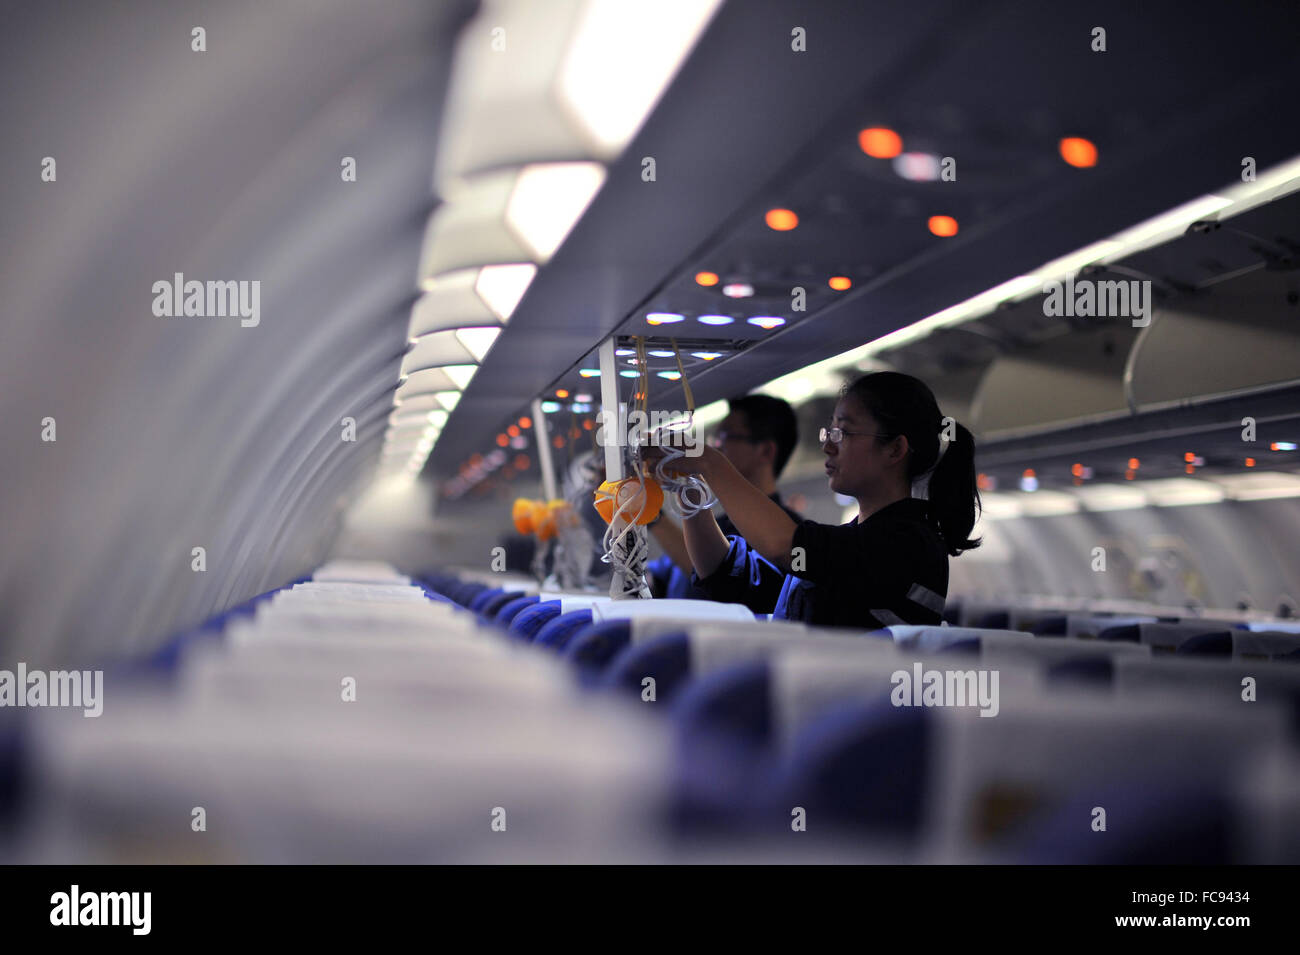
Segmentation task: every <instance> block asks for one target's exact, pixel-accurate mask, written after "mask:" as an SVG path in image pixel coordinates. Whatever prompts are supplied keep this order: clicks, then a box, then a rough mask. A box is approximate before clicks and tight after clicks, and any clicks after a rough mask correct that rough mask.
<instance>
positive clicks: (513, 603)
mask: <svg viewBox="0 0 1300 955" xmlns="http://www.w3.org/2000/svg"><path fill="white" fill-rule="evenodd" d="M540 601H541V598H540V597H538V596H537V594H528V595H526V596H523V597H516V598H515V599H514V600H508V601H506V602H505V603H504V604H502V605H501V609H500V610H498V611H497V615H496V617H494V618H493V623H495V624H496V625H497V626H498V627H504V628H507V629H508V628H509V627H510V625H511V624H512V623H513V622H514V619H515V617H516V616H518V615H519V613H520V612H521V611H523V609H524V608H525V607H531V606H533V605H534V604H536V603H539V602H540Z"/></svg>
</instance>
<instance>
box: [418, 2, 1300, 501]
mask: <svg viewBox="0 0 1300 955" xmlns="http://www.w3.org/2000/svg"><path fill="white" fill-rule="evenodd" d="M1293 20H1294V13H1293V11H1289V10H1286V9H1283V8H1281V7H1278V6H1272V5H1256V6H1252V7H1251V9H1250V12H1244V11H1243V10H1241V9H1240V8H1234V9H1233V11H1232V13H1231V15H1229V14H1228V13H1227V12H1226V11H1225V10H1224V8H1223V7H1221V6H1217V5H1214V4H1177V5H1174V4H1142V5H1141V6H1133V5H1129V4H1123V3H1109V4H1107V3H1103V4H1092V5H1089V6H1088V7H1087V8H1086V9H1084V10H1077V11H1071V10H1066V9H1063V8H1060V7H1056V6H1050V5H1042V6H1030V5H1024V4H1012V3H1003V4H983V5H980V6H979V7H978V8H976V7H974V6H973V5H970V4H962V3H916V4H907V5H892V4H891V5H885V4H834V3H815V4H805V5H800V7H799V8H798V12H797V14H792V13H791V11H790V6H789V5H788V4H782V3H776V2H747V3H743V4H741V3H735V2H732V3H730V4H728V5H726V6H725V7H724V8H723V9H722V10H721V11H720V12H719V14H718V15H717V17H716V18H715V20H714V21H713V23H712V24H711V26H710V27H709V29H708V30H707V31H706V32H705V34H704V35H703V37H702V38H701V40H700V42H699V44H698V45H697V47H696V49H695V51H694V53H693V54H692V55H691V57H690V58H689V60H688V61H687V63H686V64H685V65H684V67H683V68H682V70H681V72H680V73H679V75H678V77H677V79H676V81H675V82H674V84H673V86H672V87H671V88H670V89H669V91H668V92H667V93H666V95H665V96H664V98H663V100H662V101H661V102H660V104H659V106H658V107H657V109H656V110H655V112H654V113H653V114H652V115H651V117H650V119H649V120H648V122H647V123H646V125H645V127H644V128H643V130H642V131H641V133H640V134H639V135H638V136H637V138H636V139H635V140H634V141H633V143H632V144H631V145H630V147H629V148H628V149H627V151H626V152H625V154H624V156H623V158H622V159H621V160H620V161H619V162H617V163H616V164H615V165H614V166H613V167H612V168H611V171H610V176H609V179H608V181H607V183H606V185H605V187H604V188H603V190H602V192H601V193H600V194H599V195H598V196H597V198H596V199H595V201H594V202H593V203H592V205H591V206H590V208H589V209H588V211H587V213H586V215H585V216H584V217H583V219H582V220H581V221H580V222H579V223H578V225H577V226H576V227H575V228H574V230H573V232H572V233H571V234H570V236H569V238H568V240H567V241H566V243H565V245H564V246H563V247H562V248H561V249H560V251H559V253H558V254H557V255H556V256H555V257H554V259H552V260H551V262H550V263H549V264H548V265H547V266H545V267H544V268H543V269H542V270H541V272H540V273H539V275H538V278H537V279H536V281H535V282H534V283H533V285H532V287H531V288H530V289H529V291H528V293H527V295H526V296H525V297H524V299H523V301H522V302H521V303H520V305H519V308H518V309H517V310H516V312H515V314H514V316H513V318H512V319H511V322H510V324H509V326H508V327H507V328H506V330H505V332H504V333H503V334H502V335H501V337H500V338H499V339H498V341H497V343H496V345H495V347H494V348H493V349H492V351H491V352H490V353H489V354H488V355H487V357H486V359H485V360H484V361H483V363H482V365H481V368H480V370H479V372H478V375H477V376H476V377H475V378H474V380H473V381H472V382H471V383H470V385H469V387H468V388H467V389H466V391H465V395H464V400H463V401H462V403H461V405H460V406H459V408H458V410H457V412H456V413H453V414H452V416H451V419H450V421H449V422H448V424H447V426H446V428H445V429H444V431H443V433H442V435H441V437H440V439H439V441H438V444H437V446H436V447H435V449H434V451H433V453H432V455H431V456H430V463H429V465H428V467H427V468H426V470H427V471H429V472H431V473H432V474H434V475H438V476H447V475H451V474H454V473H455V472H456V470H457V468H458V467H459V466H460V465H461V463H462V462H463V461H464V460H465V459H466V458H467V457H468V456H469V455H471V454H473V453H475V452H486V451H488V450H489V449H491V448H492V447H494V445H493V444H492V440H493V438H494V436H495V434H496V433H497V432H498V431H499V430H501V429H502V428H504V427H505V426H506V425H507V424H509V423H510V422H511V421H513V420H514V418H515V417H517V416H519V415H521V414H524V413H526V412H527V408H528V404H529V402H530V401H531V399H533V398H534V397H537V396H544V395H546V394H547V393H549V392H550V391H552V390H553V389H555V388H560V387H563V388H567V389H569V390H570V391H571V392H574V393H577V392H578V391H594V390H595V387H596V385H597V384H598V379H597V380H593V379H583V378H580V377H579V376H578V374H577V371H578V369H579V368H582V367H594V364H595V359H594V353H593V350H594V348H595V347H596V345H598V343H599V342H600V341H601V340H602V339H603V338H605V337H607V336H608V335H610V334H618V335H634V334H636V335H647V334H648V335H659V336H667V335H670V334H671V335H674V336H676V337H678V338H680V339H685V340H688V341H689V342H691V343H692V345H694V346H695V349H696V350H702V348H703V343H704V342H706V341H710V340H711V341H713V342H715V344H716V348H717V350H721V351H724V352H727V353H728V354H730V355H732V356H735V355H739V354H741V353H743V356H744V357H743V358H741V359H733V360H728V358H727V357H725V356H724V357H723V358H720V359H717V360H714V361H710V362H700V361H697V362H695V367H694V368H688V374H689V375H690V377H691V383H692V387H693V389H694V391H695V394H696V397H697V399H698V400H699V402H700V403H705V402H709V401H713V400H716V399H719V398H724V397H727V396H729V395H733V394H737V393H743V392H745V391H748V390H750V389H752V388H755V387H758V386H760V385H762V384H763V383H765V382H767V381H770V380H771V379H773V378H775V377H778V376H779V375H782V374H786V373H788V372H790V371H792V370H795V369H797V368H800V367H802V366H804V365H807V364H811V363H812V362H815V361H819V360H822V359H825V358H828V357H831V356H834V355H836V354H839V353H841V352H844V351H846V350H848V349H851V348H854V347H857V346H859V345H862V344H864V343H866V342H868V341H871V340H873V339H875V338H878V337H880V336H881V335H884V334H886V333H888V332H890V331H893V330H895V329H897V328H900V327H903V326H905V325H908V324H911V323H912V322H915V321H917V320H919V319H921V318H924V317H926V316H928V315H931V314H933V313H935V312H937V311H939V310H941V309H943V308H945V307H948V306H950V305H953V304H955V303H957V302H960V301H962V300H964V299H966V298H969V297H970V296H972V295H974V294H976V293H979V292H981V291H983V290H985V289H987V288H990V287H992V286H994V285H997V284H999V283H1000V282H1003V281H1005V280H1007V279H1010V278H1012V277H1014V276H1017V275H1021V274H1024V273H1026V272H1029V271H1031V270H1033V269H1034V268H1036V267H1037V266H1039V265H1041V264H1043V263H1044V262H1046V261H1049V260H1051V259H1054V258H1057V257H1059V256H1062V255H1065V254H1067V253H1070V252H1072V251H1074V250H1076V249H1079V248H1081V247H1083V246H1086V245H1088V244H1090V243H1092V242H1095V241H1097V240H1099V239H1102V238H1104V237H1106V236H1109V235H1112V234H1114V233H1116V232H1118V231H1120V230H1122V229H1124V228H1126V227H1128V226H1131V225H1133V224H1134V223H1136V222H1139V221H1142V220H1144V219H1147V218H1149V217H1151V216H1154V215H1157V214H1159V213H1161V212H1163V211H1165V210H1167V209H1169V208H1171V207H1173V206H1176V205H1179V204H1180V203H1183V202H1186V201H1188V200H1190V199H1193V198H1195V197H1197V196H1200V195H1203V194H1205V193H1207V192H1212V191H1214V190H1215V189H1218V188H1222V187H1224V186H1225V185H1227V184H1230V183H1231V182H1232V181H1233V180H1234V179H1235V178H1237V176H1238V173H1239V170H1240V168H1241V160H1242V157H1243V156H1246V155H1249V156H1252V157H1254V159H1255V160H1256V162H1257V164H1258V167H1259V169H1260V170H1265V169H1267V168H1268V167H1269V166H1270V165H1273V164H1276V163H1278V162H1280V161H1283V160H1285V159H1289V158H1291V157H1292V156H1294V155H1295V154H1297V153H1300V130H1297V129H1295V128H1294V126H1293V124H1288V123H1285V122H1280V121H1279V117H1282V116H1287V115H1290V114H1291V112H1292V111H1293V109H1292V104H1293V91H1292V89H1291V85H1290V82H1291V78H1290V72H1291V61H1292V58H1293V57H1292V54H1293V52H1294V36H1295V31H1294V25H1293ZM796 24H797V25H801V26H804V27H805V28H806V30H807V35H808V38H809V40H808V51H807V52H806V53H803V54H795V53H791V52H790V50H789V42H788V38H789V33H790V29H791V27H792V26H793V25H796ZM1096 25H1102V26H1104V27H1105V29H1106V30H1107V43H1108V49H1107V51H1106V52H1105V53H1094V52H1093V51H1092V50H1091V49H1090V36H1091V30H1092V28H1093V27H1094V26H1096ZM867 126H887V127H890V128H893V129H896V130H897V131H898V132H899V133H900V134H901V135H902V137H903V141H904V144H905V148H906V149H907V150H908V151H912V150H924V151H929V152H933V153H935V154H936V155H940V156H952V157H953V158H955V159H956V161H957V179H956V181H953V182H942V181H935V182H909V181H906V180H904V179H902V178H900V177H899V176H898V175H896V174H895V173H894V172H893V170H892V168H891V166H890V163H889V161H888V160H880V159H873V158H871V157H868V156H867V155H865V154H864V153H863V152H862V151H861V150H860V149H859V148H858V145H857V132H858V130H860V129H862V128H863V127H867ZM1069 135H1079V136H1085V137H1087V138H1088V139H1090V140H1092V141H1093V142H1095V143H1097V145H1098V147H1099V153H1100V161H1099V162H1098V164H1097V166H1096V167H1095V168H1091V169H1075V168H1072V167H1070V166H1068V165H1066V164H1065V163H1064V162H1062V161H1061V159H1060V158H1059V156H1058V155H1057V142H1058V140H1059V139H1060V138H1061V137H1063V136H1069ZM644 156H654V157H655V159H656V164H657V170H658V178H657V181H656V182H653V183H646V182H643V181H642V180H641V178H640V171H641V159H642V157H644ZM773 207H782V208H789V209H792V210H794V211H795V212H796V213H797V214H798V215H799V217H800V225H799V227H798V228H797V229H795V230H794V231H792V232H775V231H773V230H771V229H769V228H768V227H767V226H766V225H765V223H764V219H763V215H764V212H765V211H766V210H767V209H769V208H773ZM938 214H943V215H951V216H953V217H955V218H956V219H957V220H958V222H959V223H960V231H959V233H958V234H957V235H956V236H954V237H951V238H938V237H936V236H933V235H931V234H930V232H929V231H928V229H927V226H926V220H927V218H928V217H929V216H930V215H938ZM1253 214H1254V213H1252V214H1250V215H1253ZM1258 214H1259V215H1260V216H1262V217H1267V216H1270V215H1285V214H1286V213H1285V211H1283V212H1267V211H1264V210H1259V211H1258ZM1242 218H1243V219H1245V218H1246V217H1244V216H1243V217H1242ZM1216 241H1218V240H1216ZM1219 246H1220V247H1219V248H1218V250H1217V251H1213V252H1206V253H1204V254H1201V255H1200V256H1199V257H1198V260H1197V261H1198V262H1200V263H1201V264H1200V265H1199V266H1198V265H1197V264H1195V263H1189V264H1187V265H1183V264H1176V265H1175V264H1169V263H1165V264H1159V263H1157V265H1159V269H1158V270H1159V271H1160V272H1161V274H1162V275H1167V276H1169V277H1170V278H1171V279H1177V280H1179V281H1188V282H1192V283H1194V282H1196V281H1198V279H1199V280H1201V281H1204V280H1205V278H1206V277H1208V276H1209V275H1212V274H1213V273H1215V272H1216V271H1220V270H1229V269H1232V268H1233V267H1235V264H1236V263H1238V262H1239V261H1244V258H1243V256H1246V257H1248V255H1249V253H1242V252H1241V250H1240V249H1239V248H1238V247H1237V246H1236V245H1235V244H1234V243H1233V241H1232V240H1231V239H1229V240H1227V241H1224V242H1220V244H1219ZM1144 254H1151V255H1158V254H1159V251H1158V250H1157V251H1156V252H1154V253H1144ZM1150 267H1151V268H1153V269H1155V268H1156V267H1157V266H1156V265H1152V266H1150ZM700 270H709V271H713V272H716V273H718V274H719V276H720V277H721V279H722V282H720V283H719V286H718V287H717V288H721V286H722V285H723V284H726V283H727V281H729V280H735V281H746V282H749V283H750V284H752V285H753V286H755V289H756V293H757V294H756V295H755V296H754V297H753V298H751V299H748V300H734V299H728V298H726V297H724V296H722V295H721V294H720V293H719V292H718V291H717V290H716V289H713V290H711V289H704V288H701V287H700V286H699V285H697V284H696V282H695V281H694V276H695V273H696V272H697V271H700ZM832 275H846V276H848V277H850V278H851V279H852V280H853V287H852V289H851V290H849V291H847V292H834V291H831V290H830V289H829V288H827V286H826V285H825V280H826V279H827V278H828V277H829V276H832ZM794 285H801V286H804V287H805V288H806V289H807V290H808V293H809V294H808V300H807V306H808V307H807V310H806V311H804V312H794V311H792V310H791V308H790V304H791V302H790V293H789V290H790V288H791V287H793V286H794ZM764 290H767V291H768V292H769V293H770V294H768V295H764V294H763V292H764ZM653 311H668V312H676V313H681V314H684V315H685V316H686V317H687V318H686V320H685V321H683V322H681V323H677V324H674V325H669V326H657V327H656V326H652V325H650V324H648V323H647V322H646V321H645V315H646V313H648V312H653ZM701 314H731V315H733V316H735V317H736V318H737V319H738V321H736V322H735V323H734V324H731V325H726V326H721V327H717V326H714V327H710V326H707V325H703V324H701V323H699V322H698V321H696V320H695V318H696V316H698V315H701ZM756 314H759V315H775V316H778V317H783V318H785V319H786V320H787V322H786V324H785V325H784V326H783V327H780V328H778V329H775V330H772V331H769V332H764V331H762V330H761V329H758V328H755V327H754V326H752V325H748V324H746V323H745V322H744V321H743V320H742V319H744V318H746V317H749V316H752V315H756ZM1040 318H1041V316H1040ZM998 325H999V319H998V318H997V317H996V316H990V317H989V318H988V319H985V320H982V321H981V322H980V323H978V324H974V325H972V327H970V328H955V329H950V330H945V331H944V332H943V333H942V334H941V335H938V336H935V337H936V339H940V340H944V341H945V343H944V345H943V348H942V349H941V351H942V352H943V354H944V355H949V354H951V353H952V352H954V351H956V352H965V353H968V354H969V355H970V356H972V357H973V358H975V359H976V360H988V358H991V355H992V354H993V351H994V350H995V349H996V348H997V347H998V344H999V342H1000V341H1002V340H1004V339H1009V340H1012V341H1015V340H1018V339H1019V338H1020V337H1023V336H1024V335H1026V334H1028V335H1033V334H1034V331H1033V329H1022V328H1019V327H1012V328H1004V329H999V328H998ZM981 356H985V357H983V358H981ZM661 361H662V364H661V365H659V364H655V363H652V364H651V367H652V369H653V370H655V371H658V370H661V369H672V368H675V367H676V365H675V361H674V360H673V359H671V358H665V359H662V360H661ZM939 361H940V367H946V366H945V365H944V362H945V361H947V362H948V363H949V365H951V366H952V367H954V368H956V367H960V365H961V363H960V362H956V363H954V362H952V359H951V358H944V357H942V356H941V357H940V358H939ZM628 390H629V391H630V388H629V389H628ZM679 396H680V386H679V385H678V384H677V383H676V382H673V381H665V380H661V379H657V378H656V379H652V389H651V404H652V405H659V406H663V407H677V406H679V405H680V401H681V399H680V397H679Z"/></svg>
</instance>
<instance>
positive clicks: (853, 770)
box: [773, 698, 932, 840]
mask: <svg viewBox="0 0 1300 955" xmlns="http://www.w3.org/2000/svg"><path fill="white" fill-rule="evenodd" d="M931 715H932V714H931V712H930V711H928V710H926V709H925V708H924V707H912V706H895V705H893V703H891V702H890V700H889V699H887V698H878V699H874V700H869V701H863V700H852V701H846V702H844V703H842V704H839V705H837V706H834V707H833V708H830V709H828V710H826V711H825V712H823V713H822V714H821V715H819V716H817V717H816V718H815V719H813V720H812V721H810V722H809V723H808V724H807V725H806V726H804V727H802V728H801V729H800V730H799V732H798V733H797V734H796V736H795V737H794V740H793V742H792V743H791V745H790V747H789V751H788V752H789V756H788V757H787V759H785V760H783V765H782V767H781V771H780V774H779V781H778V782H777V784H776V785H775V787H774V790H773V797H774V799H773V801H774V808H783V809H784V812H785V813H786V815H787V816H788V815H789V812H790V809H791V807H794V806H801V807H803V808H804V809H806V810H807V813H808V816H809V817H810V818H813V819H816V820H818V822H819V823H821V821H822V820H826V821H827V822H830V823H834V824H838V825H841V826H844V827H846V828H852V829H855V830H859V831H862V830H867V831H871V832H874V833H876V834H878V835H880V836H887V837H893V838H901V839H904V840H913V839H915V838H916V837H917V836H919V835H920V833H921V830H922V826H923V824H924V821H925V815H924V807H925V802H926V800H925V793H926V786H927V783H928V777H929V772H928V770H927V763H928V762H929V750H930V745H931V740H932V732H931V722H932V720H931Z"/></svg>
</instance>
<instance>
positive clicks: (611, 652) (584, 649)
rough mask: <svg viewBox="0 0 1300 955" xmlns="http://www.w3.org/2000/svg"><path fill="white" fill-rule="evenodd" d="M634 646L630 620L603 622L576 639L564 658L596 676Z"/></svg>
mask: <svg viewBox="0 0 1300 955" xmlns="http://www.w3.org/2000/svg"><path fill="white" fill-rule="evenodd" d="M631 642H632V622H631V621H630V620H626V619H624V620H602V621H600V622H599V623H595V622H593V623H591V624H589V625H588V626H586V627H584V628H582V629H581V630H579V631H578V632H577V633H575V634H574V635H573V639H572V640H570V641H569V643H568V645H567V646H565V647H564V650H563V651H562V655H563V656H564V658H565V659H567V660H570V661H572V662H573V663H574V664H575V665H576V666H577V667H578V668H579V669H580V670H581V671H584V672H587V673H590V674H597V673H599V672H601V671H603V670H604V669H605V667H607V666H608V665H609V662H610V661H611V660H613V659H614V657H615V656H617V655H618V653H619V652H620V651H621V650H622V649H623V648H624V647H626V646H627V645H628V644H629V643H631Z"/></svg>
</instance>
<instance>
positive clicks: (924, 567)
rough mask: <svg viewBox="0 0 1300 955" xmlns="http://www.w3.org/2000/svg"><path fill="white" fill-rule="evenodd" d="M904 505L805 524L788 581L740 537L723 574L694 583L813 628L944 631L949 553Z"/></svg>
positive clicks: (797, 535) (922, 506) (916, 503)
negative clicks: (905, 626)
mask: <svg viewBox="0 0 1300 955" xmlns="http://www.w3.org/2000/svg"><path fill="white" fill-rule="evenodd" d="M927 506H928V505H927V504H926V502H925V501H922V500H919V499H917V498H903V499H902V500H898V501H895V502H894V503H892V504H889V505H887V506H885V507H882V508H881V509H880V510H878V511H876V512H875V513H874V514H872V515H871V516H870V517H868V518H867V519H866V520H865V521H863V522H861V523H858V522H857V521H852V522H850V523H848V524H842V525H839V526H835V525H831V524H818V523H816V522H814V521H803V522H801V523H800V524H799V525H798V526H797V527H796V528H795V532H794V539H793V542H792V545H791V546H792V561H791V563H792V566H791V572H790V573H789V574H785V573H783V572H782V571H781V570H780V569H779V568H778V567H776V565H774V564H773V563H772V562H771V561H769V560H767V559H766V558H764V557H762V556H761V555H760V554H758V553H757V552H756V551H755V550H753V548H751V547H750V546H749V544H748V542H747V541H746V540H745V539H744V538H743V537H740V536H738V535H735V536H731V537H730V541H731V547H730V549H729V550H728V551H727V556H726V557H725V558H724V559H723V561H722V563H721V564H720V565H719V567H718V569H717V570H715V571H714V572H713V573H712V574H710V575H709V576H708V577H706V578H704V579H700V578H699V577H698V575H695V574H692V575H691V582H692V583H693V584H694V585H695V586H697V587H699V588H700V590H702V591H703V592H704V593H705V595H707V596H708V598H709V599H711V600H718V601H722V602H725V603H743V604H744V605H745V606H747V607H749V609H750V610H753V611H754V612H755V613H770V614H771V615H772V617H773V618H774V619H775V618H783V619H787V620H802V621H804V622H806V623H810V624H813V625H815V626H830V627H853V628H857V629H866V630H875V629H878V628H880V627H886V626H891V625H893V624H900V623H912V624H934V625H936V626H937V625H939V624H940V623H941V622H942V620H943V608H944V603H945V600H946V598H947V594H948V553H947V548H946V547H945V546H944V543H943V539H942V537H941V536H940V535H939V533H938V531H937V530H936V529H935V527H934V525H933V524H931V523H930V521H929V520H928V519H927V516H926V508H927Z"/></svg>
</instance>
